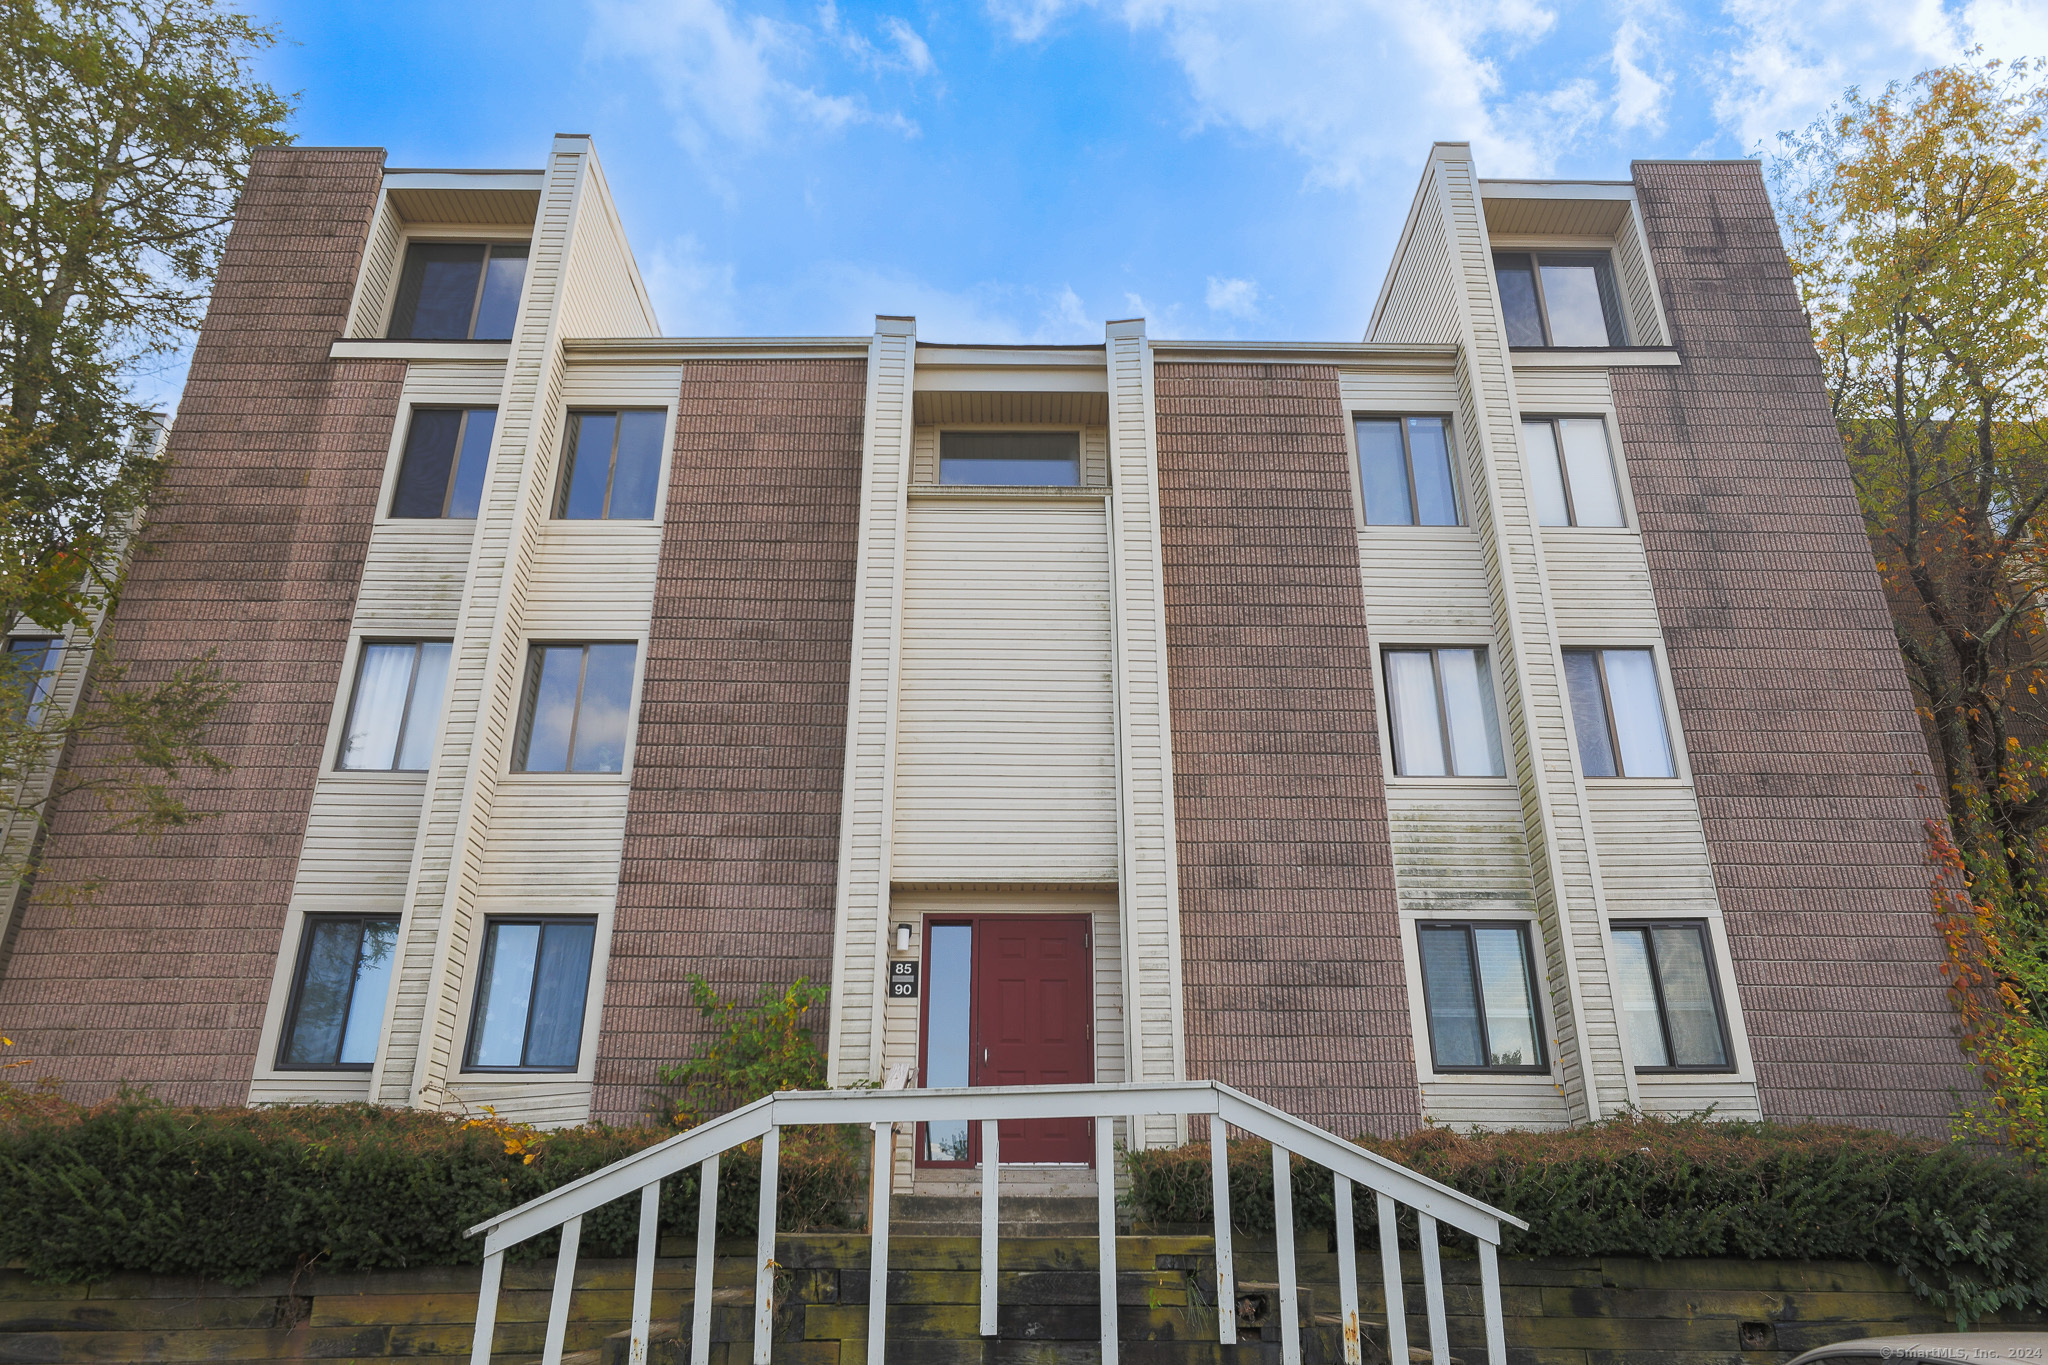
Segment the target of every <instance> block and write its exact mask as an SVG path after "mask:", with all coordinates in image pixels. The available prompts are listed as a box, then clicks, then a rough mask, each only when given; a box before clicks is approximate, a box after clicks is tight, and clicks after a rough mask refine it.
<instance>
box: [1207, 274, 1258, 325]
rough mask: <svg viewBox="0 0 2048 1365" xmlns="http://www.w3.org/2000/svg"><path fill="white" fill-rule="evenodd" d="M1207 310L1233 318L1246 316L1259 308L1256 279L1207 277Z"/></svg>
mask: <svg viewBox="0 0 2048 1365" xmlns="http://www.w3.org/2000/svg"><path fill="white" fill-rule="evenodd" d="M1208 303H1209V311H1210V312H1212V313H1227V314H1229V315H1230V316H1231V317H1234V318H1248V317H1250V316H1251V315H1252V314H1253V313H1256V312H1257V311H1258V309H1259V285H1258V281H1256V280H1226V279H1218V278H1217V277H1216V276H1214V275H1211V276H1210V277H1209V295H1208Z"/></svg>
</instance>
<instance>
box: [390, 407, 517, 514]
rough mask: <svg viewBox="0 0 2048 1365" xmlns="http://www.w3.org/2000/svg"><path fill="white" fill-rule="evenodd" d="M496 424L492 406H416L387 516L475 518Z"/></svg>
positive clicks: (495, 413) (495, 410)
mask: <svg viewBox="0 0 2048 1365" xmlns="http://www.w3.org/2000/svg"><path fill="white" fill-rule="evenodd" d="M497 424H498V410H497V409H496V408H414V409H413V413H412V426H411V427H410V428H409V429H408V430H407V431H406V434H405V457H404V458H403V459H402V460H401V461H400V462H399V465H398V490H397V492H395V493H394V494H393V495H392V498H391V515H392V516H394V517H454V518H473V517H475V516H476V514H477V508H478V506H479V504H481V502H482V501H483V492H484V470H485V469H486V468H487V467H488V466H489V464H490V460H491V433H492V432H493V431H495V430H496V429H497Z"/></svg>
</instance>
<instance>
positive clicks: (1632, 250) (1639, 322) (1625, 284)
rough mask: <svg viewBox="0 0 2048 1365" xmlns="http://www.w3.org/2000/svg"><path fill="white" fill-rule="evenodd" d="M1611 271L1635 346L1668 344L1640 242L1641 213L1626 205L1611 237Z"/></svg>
mask: <svg viewBox="0 0 2048 1365" xmlns="http://www.w3.org/2000/svg"><path fill="white" fill-rule="evenodd" d="M1614 273H1615V274H1616V275H1617V276H1618V277H1619V279H1620V284H1621V293H1622V297H1623V298H1624V299H1625V300H1626V301H1627V309H1628V334H1629V335H1628V339H1629V341H1630V342H1631V343H1633V344H1634V345H1637V346H1668V345H1670V344H1671V342H1670V339H1669V338H1668V337H1666V336H1665V334H1664V316H1663V310H1662V308H1661V306H1660V305H1659V303H1658V299H1657V281H1656V278H1655V276H1654V275H1653V274H1652V272H1651V270H1650V260H1649V253H1648V252H1647V251H1646V250H1645V249H1644V245H1643V229H1642V219H1641V215H1640V214H1639V213H1637V211H1636V206H1635V205H1634V204H1630V205H1629V214H1628V220H1627V221H1626V222H1624V223H1623V224H1622V225H1621V228H1620V230H1619V231H1618V232H1616V233H1615V236H1614Z"/></svg>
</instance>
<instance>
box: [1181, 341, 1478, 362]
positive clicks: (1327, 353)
mask: <svg viewBox="0 0 2048 1365" xmlns="http://www.w3.org/2000/svg"><path fill="white" fill-rule="evenodd" d="M1152 352H1153V354H1154V355H1157V356H1160V357H1162V358H1164V357H1166V356H1172V357H1174V358H1175V359H1180V360H1216V361H1238V362H1249V361H1272V362H1274V363H1276V364H1282V365H1354V366H1356V365H1376V366H1385V365H1410V366H1422V367H1424V368H1428V369H1443V368H1446V367H1448V366H1450V365H1454V364H1456V363H1457V359H1458V348H1457V346H1456V345H1454V344H1450V343H1444V344H1434V343H1428V342H1405V341H1403V342H1393V341H1154V342H1153V343H1152Z"/></svg>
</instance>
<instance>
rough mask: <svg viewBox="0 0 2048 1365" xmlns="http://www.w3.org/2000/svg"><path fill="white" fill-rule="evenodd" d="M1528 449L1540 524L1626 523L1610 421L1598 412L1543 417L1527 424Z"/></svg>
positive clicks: (1531, 491)
mask: <svg viewBox="0 0 2048 1365" xmlns="http://www.w3.org/2000/svg"><path fill="white" fill-rule="evenodd" d="M1522 447H1523V449H1525V450H1527V451H1528V452H1529V495H1530V497H1531V499H1532V500H1533V501H1534V502H1535V505H1536V524H1537V525H1539V526H1623V525H1626V524H1627V518H1626V517H1624V516H1623V515H1622V511H1621V490H1620V488H1619V487H1618V486H1617V484H1616V482H1615V478H1614V456H1613V452H1612V451H1611V450H1610V449H1609V448H1608V445H1607V423H1606V422H1604V421H1602V420H1601V419H1600V418H1598V417H1544V418H1540V419H1537V420H1533V421H1527V422H1524V423H1522Z"/></svg>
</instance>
